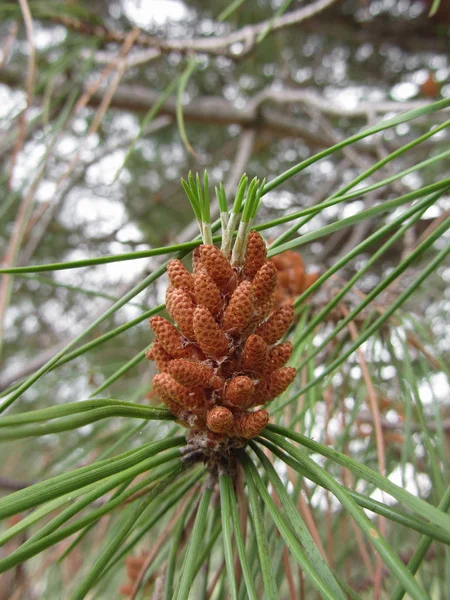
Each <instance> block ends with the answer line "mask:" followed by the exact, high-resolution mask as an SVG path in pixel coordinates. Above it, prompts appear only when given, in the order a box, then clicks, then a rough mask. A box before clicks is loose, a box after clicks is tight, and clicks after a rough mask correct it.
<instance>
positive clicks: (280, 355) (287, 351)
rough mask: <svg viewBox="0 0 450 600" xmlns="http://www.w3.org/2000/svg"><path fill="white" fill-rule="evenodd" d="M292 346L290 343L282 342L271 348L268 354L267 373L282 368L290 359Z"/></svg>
mask: <svg viewBox="0 0 450 600" xmlns="http://www.w3.org/2000/svg"><path fill="white" fill-rule="evenodd" d="M291 354H292V344H291V342H283V343H282V344H278V346H275V347H274V348H272V350H271V351H270V353H269V361H268V363H267V369H268V371H275V370H276V369H279V368H280V367H283V366H284V365H285V364H286V363H287V361H288V360H289V359H290V358H291Z"/></svg>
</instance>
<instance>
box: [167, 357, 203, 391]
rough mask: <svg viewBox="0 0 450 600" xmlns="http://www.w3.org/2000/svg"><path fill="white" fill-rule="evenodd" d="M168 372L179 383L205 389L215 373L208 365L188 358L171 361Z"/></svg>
mask: <svg viewBox="0 0 450 600" xmlns="http://www.w3.org/2000/svg"><path fill="white" fill-rule="evenodd" d="M167 372H168V373H169V374H170V375H172V377H173V378H174V379H175V380H176V381H178V383H181V384H182V385H187V386H188V387H198V386H202V387H204V386H206V385H208V383H209V382H210V380H211V378H212V377H213V375H214V371H213V370H212V369H211V368H210V367H208V366H207V365H205V364H203V363H200V362H195V361H193V360H187V359H186V358H175V359H174V360H171V361H170V362H169V363H168V365H167Z"/></svg>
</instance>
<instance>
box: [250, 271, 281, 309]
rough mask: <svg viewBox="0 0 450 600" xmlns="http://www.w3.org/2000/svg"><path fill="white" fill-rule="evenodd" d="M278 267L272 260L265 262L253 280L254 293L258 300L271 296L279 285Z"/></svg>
mask: <svg viewBox="0 0 450 600" xmlns="http://www.w3.org/2000/svg"><path fill="white" fill-rule="evenodd" d="M277 281H278V278H277V269H276V267H275V265H273V264H272V263H271V262H265V263H264V264H263V266H262V267H261V268H260V269H259V270H258V272H257V273H256V275H255V278H254V279H253V282H252V287H253V293H254V294H255V298H256V300H257V301H258V302H262V301H263V300H265V299H266V298H268V297H270V296H271V295H272V294H273V292H274V291H275V287H276V285H277Z"/></svg>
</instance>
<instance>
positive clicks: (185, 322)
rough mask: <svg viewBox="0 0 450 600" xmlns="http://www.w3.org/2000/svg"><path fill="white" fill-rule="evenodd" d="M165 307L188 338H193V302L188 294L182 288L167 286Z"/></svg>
mask: <svg viewBox="0 0 450 600" xmlns="http://www.w3.org/2000/svg"><path fill="white" fill-rule="evenodd" d="M166 307H167V312H168V313H169V315H170V316H171V317H172V319H173V320H174V321H175V322H176V324H177V325H178V327H179V328H180V330H181V332H182V333H183V334H184V335H185V336H186V337H188V338H189V339H191V340H193V339H195V333H194V324H193V319H194V310H195V304H194V303H193V302H192V300H191V297H190V295H189V294H188V293H187V292H185V291H184V290H181V289H178V288H175V287H169V288H167V292H166Z"/></svg>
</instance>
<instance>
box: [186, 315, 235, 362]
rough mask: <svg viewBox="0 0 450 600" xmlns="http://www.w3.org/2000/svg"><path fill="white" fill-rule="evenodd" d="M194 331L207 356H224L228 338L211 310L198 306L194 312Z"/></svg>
mask: <svg viewBox="0 0 450 600" xmlns="http://www.w3.org/2000/svg"><path fill="white" fill-rule="evenodd" d="M194 331H195V337H196V339H197V343H198V345H199V346H200V348H201V349H202V350H203V352H204V353H205V354H206V356H211V357H213V358H221V357H223V356H224V355H225V354H226V353H227V350H228V339H227V337H226V335H225V333H224V332H223V331H222V329H221V328H220V327H219V325H218V324H217V323H216V321H215V320H214V317H213V316H212V314H211V313H210V312H209V310H208V309H207V308H205V307H203V306H197V308H196V309H195V312H194Z"/></svg>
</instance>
